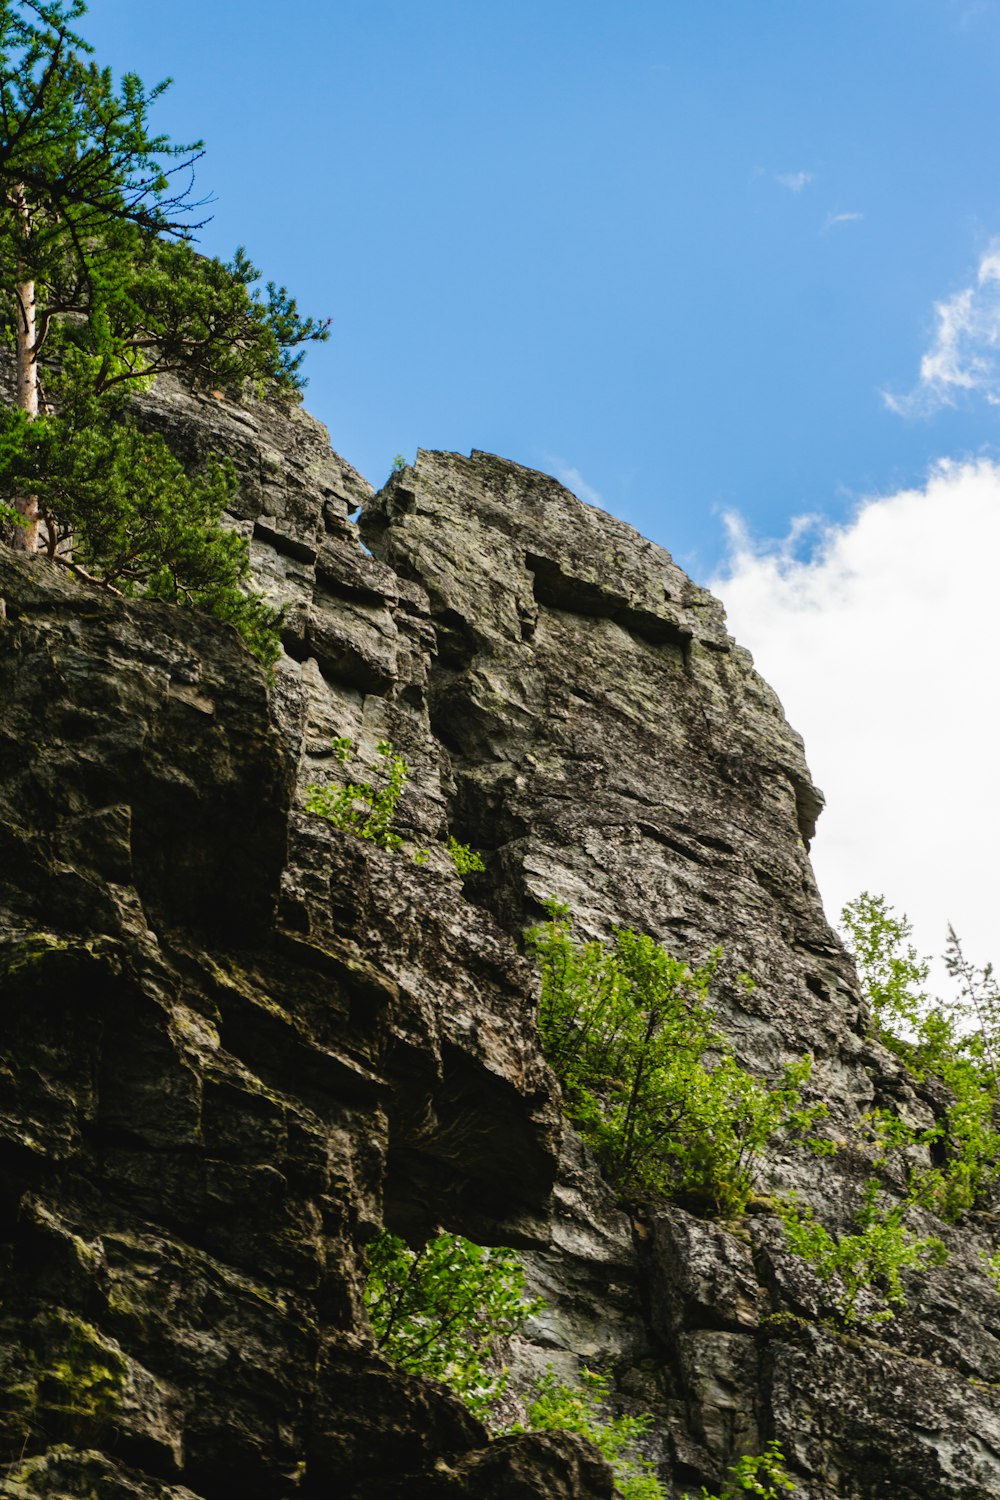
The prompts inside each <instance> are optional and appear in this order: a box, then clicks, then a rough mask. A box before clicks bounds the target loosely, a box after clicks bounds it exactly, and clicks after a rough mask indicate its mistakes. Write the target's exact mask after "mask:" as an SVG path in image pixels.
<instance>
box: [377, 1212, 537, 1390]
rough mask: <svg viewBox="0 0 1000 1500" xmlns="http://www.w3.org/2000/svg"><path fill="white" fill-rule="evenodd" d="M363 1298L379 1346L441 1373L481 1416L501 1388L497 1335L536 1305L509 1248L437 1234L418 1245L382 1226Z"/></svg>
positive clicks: (422, 1369)
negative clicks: (491, 1247)
mask: <svg viewBox="0 0 1000 1500" xmlns="http://www.w3.org/2000/svg"><path fill="white" fill-rule="evenodd" d="M364 1295H365V1305H366V1307H367V1309H368V1316H369V1319H370V1321H371V1325H372V1332H373V1333H374V1335H375V1343H376V1346H377V1348H379V1349H380V1350H382V1352H383V1353H384V1354H385V1355H387V1357H388V1358H389V1359H391V1360H393V1361H394V1362H395V1363H396V1364H397V1365H399V1367H400V1369H403V1370H407V1371H409V1372H410V1374H412V1375H424V1376H428V1377H430V1378H431V1379H434V1380H441V1381H443V1382H444V1383H445V1384H446V1385H448V1386H450V1387H451V1389H452V1390H453V1391H454V1392H455V1393H456V1395H458V1396H460V1397H461V1398H462V1400H463V1401H464V1402H465V1404H466V1405H467V1406H468V1407H469V1409H470V1410H471V1411H473V1412H474V1413H475V1414H476V1415H477V1416H479V1417H485V1416H487V1415H488V1413H489V1410H490V1408H491V1407H492V1406H493V1404H494V1403H495V1402H496V1400H497V1398H498V1397H499V1396H500V1395H501V1394H502V1393H503V1391H504V1389H505V1388H506V1386H507V1382H508V1379H509V1373H508V1371H507V1370H506V1369H505V1368H504V1367H503V1365H502V1364H501V1363H500V1361H499V1358H498V1354H497V1345H498V1341H500V1340H502V1339H504V1338H507V1337H509V1335H510V1334H512V1333H514V1332H516V1330H517V1329H518V1328H520V1326H521V1324H522V1323H523V1322H524V1320H525V1318H526V1317H528V1316H529V1315H530V1314H531V1313H533V1312H536V1311H537V1310H538V1308H539V1307H540V1306H541V1303H539V1302H529V1301H526V1300H525V1298H524V1269H523V1267H522V1266H521V1264H520V1262H519V1261H518V1259H517V1257H516V1256H515V1255H514V1254H513V1253H512V1252H511V1251H509V1250H487V1249H484V1248H483V1247H482V1246H481V1245H474V1244H473V1243H472V1241H471V1240H467V1239H463V1237H462V1236H461V1235H460V1234H439V1235H437V1236H435V1237H434V1238H433V1239H430V1240H428V1241H427V1243H426V1244H425V1245H424V1246H423V1247H422V1248H421V1249H420V1250H410V1249H409V1248H408V1246H407V1245H406V1244H405V1243H404V1241H403V1240H401V1239H398V1238H397V1237H396V1236H395V1235H392V1234H389V1233H388V1232H386V1231H383V1233H382V1234H380V1235H379V1236H378V1237H377V1238H376V1239H375V1240H373V1241H372V1243H371V1245H369V1247H368V1277H367V1280H366V1283H365V1294H364Z"/></svg>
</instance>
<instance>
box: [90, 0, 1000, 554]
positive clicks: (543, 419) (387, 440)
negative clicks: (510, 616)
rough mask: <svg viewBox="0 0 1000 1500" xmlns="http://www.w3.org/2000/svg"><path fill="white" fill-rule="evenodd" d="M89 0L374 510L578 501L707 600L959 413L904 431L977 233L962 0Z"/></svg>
mask: <svg viewBox="0 0 1000 1500" xmlns="http://www.w3.org/2000/svg"><path fill="white" fill-rule="evenodd" d="M275 16H276V12H275V7H274V5H273V3H269V4H264V3H262V0H240V3H236V0H211V4H206V3H204V0H198V3H195V0H172V3H171V6H170V9H169V13H168V12H167V11H166V10H165V9H164V8H163V7H162V6H153V5H149V4H147V3H144V0H92V4H91V12H90V15H89V17H88V18H87V21H86V23H85V31H86V34H87V35H89V36H90V38H91V40H92V41H93V42H94V43H95V45H96V47H97V50H98V56H99V57H100V58H101V59H102V60H104V61H107V62H110V63H111V64H112V66H114V67H115V68H116V69H121V68H124V67H130V68H132V69H134V70H136V71H138V72H139V73H140V74H141V75H142V76H143V77H144V78H145V79H146V80H147V81H152V80H154V79H157V78H159V77H160V76H162V75H164V74H170V75H172V76H173V77H174V78H175V80H176V82H175V86H174V88H173V90H172V92H171V94H170V95H169V96H168V97H167V98H166V99H165V100H164V101H163V103H162V106H161V108H160V111H159V114H158V118H159V119H160V120H161V122H162V123H163V124H164V126H165V127H166V128H168V129H169V130H170V132H171V133H172V134H173V135H174V136H175V138H178V139H182V138H184V137H186V136H204V137H205V139H206V141H207V144H208V153H207V155H206V158H205V160H204V162H203V164H202V166H201V169H200V176H199V185H200V186H201V187H202V188H203V189H205V190H209V189H210V190H211V191H213V192H214V194H215V195H216V198H217V202H216V203H215V205H214V207H213V213H214V220H213V222H212V224H211V225H209V226H208V227H207V229H206V230H205V231H204V233H203V237H202V238H203V243H204V245H205V246H206V248H208V249H210V250H211V251H213V252H216V253H223V254H228V253H229V252H230V251H231V250H232V248H233V247H234V246H235V244H236V243H237V242H245V243H246V244H247V246H248V248H249V250H250V252H251V254H252V255H253V256H254V257H255V259H256V260H257V262H258V264H260V265H262V266H263V267H264V269H265V271H266V273H267V274H268V275H270V276H274V277H276V278H278V279H280V280H281V281H283V282H285V283H286V284H287V285H288V286H289V287H290V288H291V289H292V290H293V291H294V292H295V293H296V294H297V295H298V296H299V299H300V302H301V304H302V305H303V306H304V307H305V308H306V309H308V310H309V311H311V312H316V313H322V314H324V315H327V316H330V317H332V319H333V338H332V341H331V343H330V344H329V345H328V346H327V347H326V348H324V349H322V350H318V351H316V352H314V353H312V354H311V355H310V358H309V361H308V366H309V369H308V373H309V378H310V388H309V393H308V398H307V399H308V404H309V405H310V407H311V409H313V410H314V411H315V412H316V413H317V415H319V416H320V417H322V418H323V419H324V420H325V421H326V422H327V423H328V425H329V427H330V430H331V434H332V438H333V442H334V446H335V447H337V448H338V449H339V450H340V451H341V452H342V453H343V454H344V455H345V457H347V458H348V459H349V460H350V461H352V462H353V463H354V464H355V465H356V466H357V467H358V468H360V469H361V470H362V472H363V473H365V474H366V475H367V476H368V477H369V478H370V479H372V480H373V481H375V482H376V483H378V482H380V481H381V479H382V477H383V476H384V475H385V473H386V472H387V471H388V469H389V466H390V464H391V461H392V458H393V455H394V454H395V453H396V452H399V451H401V452H403V453H404V454H407V455H412V453H413V451H414V450H415V449H416V447H417V446H418V445H420V446H423V447H447V448H455V449H458V450H461V451H468V450H469V449H470V448H471V447H474V446H475V447H481V448H487V449H490V450H492V451H496V452H499V453H502V454H504V455H506V456H508V457H511V458H516V459H518V460H520V461H521V462H524V463H527V464H530V465H532V466H535V467H540V468H545V469H548V470H550V471H561V472H562V473H564V474H572V473H575V474H576V475H577V476H579V478H578V481H577V484H578V488H582V489H583V491H584V493H585V494H586V495H588V496H589V495H594V496H599V497H600V498H601V500H602V501H603V502H604V503H605V504H606V505H607V506H608V507H609V508H610V509H612V510H614V511H615V512H616V513H618V514H619V515H622V516H624V517H625V518H626V519H627V520H630V521H631V522H633V524H635V525H637V526H638V527H640V529H642V530H643V531H644V532H646V533H647V534H649V535H652V536H653V537H654V538H655V539H656V540H658V541H660V542H662V543H663V544H664V545H666V546H667V547H668V548H669V549H670V550H671V551H673V552H674V553H675V554H676V555H677V557H678V559H679V560H680V561H682V562H683V563H685V564H686V565H687V566H688V567H689V569H690V570H691V571H693V572H694V573H695V574H696V576H700V577H706V576H708V575H709V574H710V573H711V572H712V570H713V569H714V568H715V566H716V565H717V563H718V561H719V559H720V557H721V556H722V553H723V551H724V546H725V533H724V529H723V526H722V523H721V519H720V512H721V511H723V510H726V509H730V508H737V509H738V510H739V511H740V512H741V513H742V514H743V515H744V516H745V517H747V518H748V520H749V521H750V524H751V525H752V527H753V528H754V530H755V531H756V532H758V533H761V534H771V535H779V534H781V533H783V532H784V530H785V527H786V524H787V520H788V517H789V516H790V515H791V514H793V513H794V512H797V511H801V510H803V509H820V510H822V511H823V512H824V513H827V514H830V515H832V516H836V515H838V514H842V513H845V512H846V511H847V510H848V509H849V508H850V506H851V505H852V503H853V502H854V500H855V499H856V498H857V497H858V496H859V495H862V494H869V493H872V492H873V491H883V490H890V489H894V488H898V487H899V486H901V485H903V484H906V483H910V482H913V481H915V480H918V479H920V478H921V477H922V476H923V475H924V474H925V473H926V470H927V468H928V466H929V464H930V463H931V462H932V461H933V460H934V459H936V458H938V457H940V456H941V455H942V454H944V453H947V454H948V455H950V456H952V457H954V456H957V455H958V454H960V453H963V454H964V453H969V452H979V451H981V450H986V451H989V452H993V451H995V444H996V442H997V440H998V436H1000V429H998V421H1000V418H998V417H997V416H996V415H995V414H994V413H993V412H992V411H990V412H985V413H984V412H983V411H982V409H981V408H980V407H979V406H978V405H977V404H975V403H973V404H971V406H970V405H969V404H968V403H966V404H964V405H963V404H960V405H959V406H958V407H956V408H945V409H942V410H939V411H937V412H936V413H934V414H933V415H932V416H929V417H928V416H924V417H921V418H919V419H917V418H914V417H912V416H911V417H909V418H906V419H904V418H902V417H901V416H900V415H898V414H896V413H893V412H892V411H891V410H889V409H888V407H887V406H886V404H885V401H884V399H883V396H882V392H883V390H890V391H901V392H905V391H907V390H909V389H910V388H912V386H913V383H914V381H915V379H916V376H917V371H918V366H919V361H920V357H921V354H922V352H923V351H924V349H925V347H926V346H927V343H928V341H929V338H930V337H931V333H932V330H933V324H934V312H933V309H934V304H935V302H936V301H939V300H941V299H942V298H945V297H947V296H948V295H949V294H951V293H952V292H954V291H955V290H957V289H959V288H961V287H962V286H964V285H965V284H966V283H967V281H968V280H969V278H970V275H971V274H972V273H973V271H974V269H975V266H976V264H977V262H978V260H979V257H980V256H981V255H982V254H983V253H984V251H985V250H986V248H987V247H988V245H989V243H990V241H991V239H992V237H993V236H994V235H996V234H1000V128H998V124H1000V120H998V116H1000V102H998V93H997V78H998V62H1000V12H998V7H997V5H996V4H994V3H978V4H977V3H975V0H836V3H825V4H817V3H812V4H803V3H802V0H712V3H710V4H706V3H704V0H674V3H671V4H664V3H663V0H624V3H622V4H618V5H611V4H610V3H608V0H600V3H594V0H573V3H565V0H505V3H503V4H499V3H490V0H298V3H296V4H295V5H294V6H289V7H287V8H286V9H285V10H284V11H283V12H281V15H280V21H276V19H275Z"/></svg>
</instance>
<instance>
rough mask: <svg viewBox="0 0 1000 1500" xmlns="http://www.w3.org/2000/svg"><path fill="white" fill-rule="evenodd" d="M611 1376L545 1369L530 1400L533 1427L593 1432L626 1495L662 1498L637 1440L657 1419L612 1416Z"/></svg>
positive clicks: (625, 1498) (627, 1498)
mask: <svg viewBox="0 0 1000 1500" xmlns="http://www.w3.org/2000/svg"><path fill="white" fill-rule="evenodd" d="M607 1399H608V1381H607V1379H606V1377H605V1376H603V1375H599V1374H598V1373H597V1371H596V1370H588V1369H586V1368H584V1369H582V1370H581V1371H580V1374H579V1377H578V1379H577V1380H575V1381H573V1382H568V1381H564V1380H559V1379H558V1377H557V1376H556V1375H555V1373H554V1372H553V1371H552V1370H547V1371H546V1373H545V1374H544V1375H543V1376H542V1377H541V1379H540V1380H539V1381H538V1382H537V1383H536V1386H535V1390H534V1394H533V1395H532V1397H531V1399H530V1400H529V1402H528V1430H529V1431H531V1432H578V1433H579V1434H580V1435H581V1436H582V1437H585V1438H589V1439H590V1441H591V1442H592V1443H593V1444H594V1446H595V1447H596V1448H598V1449H599V1450H600V1452H601V1454H602V1456H603V1457H604V1458H605V1459H606V1460H607V1462H608V1463H609V1464H610V1465H611V1469H612V1471H613V1473H614V1476H615V1486H616V1488H617V1490H618V1493H619V1494H620V1495H621V1496H622V1500H664V1496H665V1492H664V1489H663V1486H662V1484H661V1483H660V1481H659V1480H658V1479H657V1477H656V1474H655V1472H654V1469H653V1465H652V1464H651V1463H650V1461H649V1459H648V1458H646V1457H645V1456H644V1455H643V1454H642V1453H641V1451H640V1450H639V1448H638V1447H637V1444H638V1443H639V1441H640V1440H641V1439H642V1437H643V1436H644V1434H645V1433H647V1432H648V1431H649V1429H650V1428H651V1427H652V1425H653V1419H652V1417H651V1416H649V1415H648V1414H645V1413H644V1414H643V1415H642V1416H638V1417H630V1416H627V1415H626V1416H618V1417H609V1416H608V1415H606V1412H605V1409H604V1408H605V1404H606V1402H607Z"/></svg>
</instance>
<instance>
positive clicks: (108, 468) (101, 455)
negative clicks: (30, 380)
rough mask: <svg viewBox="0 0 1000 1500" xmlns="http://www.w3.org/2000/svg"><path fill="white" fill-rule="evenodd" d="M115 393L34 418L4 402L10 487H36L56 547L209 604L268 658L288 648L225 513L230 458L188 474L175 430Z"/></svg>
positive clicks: (76, 559) (231, 486)
mask: <svg viewBox="0 0 1000 1500" xmlns="http://www.w3.org/2000/svg"><path fill="white" fill-rule="evenodd" d="M115 407H116V403H104V404H98V403H97V401H96V400H95V399H93V398H89V399H79V397H77V399H74V400H67V401H66V403H65V405H64V407H63V409H62V411H61V413H60V414H59V415H58V416H55V415H49V416H43V417H38V418H36V419H35V420H34V421H28V420H27V418H26V417H25V414H24V413H23V412H21V411H17V410H14V409H12V408H3V409H0V499H2V500H3V501H4V502H5V504H7V505H8V508H9V507H10V504H11V503H12V502H13V499H14V497H15V496H16V495H18V494H23V493H25V492H26V491H29V492H30V493H32V494H34V495H36V496H37V497H38V501H39V508H40V511H41V513H42V515H43V517H44V518H45V519H46V520H47V522H48V528H49V538H50V542H49V547H50V553H52V554H53V555H55V554H56V553H57V551H58V549H59V548H60V547H61V546H64V545H65V544H66V543H70V542H71V545H72V551H71V552H67V553H66V554H64V555H62V557H61V560H62V561H64V562H65V563H66V564H67V565H68V566H70V567H72V568H73V569H74V570H75V571H77V572H80V573H83V574H84V575H85V576H87V577H91V578H95V579H98V580H99V581H101V582H103V583H105V584H107V585H108V586H109V587H111V588H113V589H116V590H117V591H118V592H119V593H122V594H125V595H127V596H129V597H131V598H147V599H159V600H163V601H165V602H168V603H171V604H182V605H186V606H190V607H192V608H195V609H199V610H202V611H204V612H206V613H208V614H211V615H213V616H214V617H215V618H216V619H220V620H224V621H226V622H228V623H229V624H231V625H233V626H235V628H236V629H237V630H238V631H239V632H240V634H241V635H242V636H243V638H244V640H245V642H246V644H247V646H248V647H249V648H250V650H251V651H252V652H253V653H254V655H255V656H257V657H258V659H259V660H260V661H262V662H263V663H264V665H265V666H271V665H272V664H273V663H274V661H275V660H276V659H277V657H278V655H279V654H280V650H281V642H280V633H279V632H280V624H281V613H280V611H278V610H276V609H273V608H272V607H271V606H270V605H269V604H268V603H267V601H266V600H265V599H264V598H263V596H262V595H261V594H259V593H258V592H256V591H255V590H254V589H253V588H252V586H251V580H250V553H249V547H248V544H247V542H246V539H245V538H243V537H241V536H240V535H238V534H237V533H236V532H235V531H232V530H230V529H227V528H226V527H225V526H224V525H223V524H222V518H223V514H224V512H225V510H226V509H227V507H228V506H229V505H230V504H231V502H232V500H233V497H234V494H235V491H236V485H237V481H236V476H235V473H234V471H233V469H232V467H231V465H229V464H209V465H208V466H207V467H206V468H205V469H203V470H202V472H201V473H198V474H188V473H187V471H186V470H185V469H184V467H183V466H182V465H181V463H180V462H179V461H178V460H177V459H176V458H175V457H174V455H173V454H172V453H171V451H170V449H169V448H168V447H167V444H166V443H165V442H164V440H163V439H162V438H161V437H159V436H158V435H155V434H150V433H144V432H141V431H140V430H139V428H138V427H137V426H136V425H135V423H134V422H133V421H131V420H130V419H129V418H128V417H127V415H126V414H125V413H124V412H121V411H117V410H116V409H115Z"/></svg>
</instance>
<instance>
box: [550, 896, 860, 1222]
mask: <svg viewBox="0 0 1000 1500" xmlns="http://www.w3.org/2000/svg"><path fill="white" fill-rule="evenodd" d="M527 945H528V949H529V952H530V953H532V954H533V956H534V957H535V959H536V960H537V962H538V965H539V968H540V970H541V981H542V986H541V989H542V992H541V1003H540V1006H539V1017H538V1024H539V1032H540V1037H541V1043H542V1050H543V1051H544V1053H545V1055H546V1057H547V1058H548V1060H549V1062H550V1063H551V1065H552V1067H553V1068H554V1070H555V1072H556V1073H557V1074H558V1076H559V1079H560V1082H561V1083H562V1085H563V1097H564V1101H565V1106H566V1109H567V1112H568V1114H569V1115H570V1117H571V1119H572V1120H573V1121H574V1122H575V1123H576V1125H577V1127H578V1128H579V1130H580V1132H581V1134H582V1135H583V1136H584V1137H585V1138H586V1139H587V1140H588V1141H589V1142H590V1143H591V1144H592V1145H593V1146H594V1148H595V1150H596V1152H597V1155H598V1158H599V1160H600V1162H601V1165H602V1167H603V1169H604V1171H605V1173H606V1175H607V1176H608V1178H609V1179H610V1180H611V1181H612V1182H614V1183H615V1184H616V1185H617V1186H618V1187H619V1188H621V1190H622V1191H623V1192H630V1193H634V1192H636V1191H652V1192H661V1193H665V1194H667V1195H670V1196H674V1195H677V1194H681V1195H684V1196H687V1197H689V1198H693V1199H694V1200H696V1201H697V1202H698V1203H700V1204H702V1205H704V1206H706V1207H709V1208H710V1209H712V1210H714V1211H715V1212H716V1213H719V1214H726V1215H733V1216H735V1215H739V1214H741V1213H742V1212H743V1211H744V1209H745V1207H746V1204H747V1200H748V1198H749V1196H750V1194H751V1192H752V1189H753V1185H754V1182H755V1180H756V1176H757V1172H758V1170H759V1167H760V1162H761V1159H762V1157H763V1154H764V1152H765V1150H766V1148H767V1146H768V1144H769V1142H770V1141H771V1140H772V1139H774V1138H775V1137H776V1136H778V1135H781V1134H783V1133H784V1134H787V1133H793V1134H795V1133H798V1134H801V1135H805V1136H806V1137H807V1138H809V1139H810V1140H811V1141H814V1142H815V1145H816V1148H817V1149H820V1150H828V1149H832V1143H829V1142H822V1141H820V1140H818V1139H817V1138H816V1137H815V1133H814V1130H813V1127H814V1126H815V1124H816V1122H817V1121H818V1120H819V1119H820V1118H821V1117H822V1115H823V1114H825V1112H826V1111H825V1107H824V1106H823V1105H820V1104H815V1105H810V1106H805V1105H804V1104H803V1103H802V1097H801V1096H802V1090H803V1088H804V1086H805V1084H806V1083H807V1081H808V1079H809V1075H810V1072H811V1067H812V1064H811V1059H810V1058H809V1057H803V1058H800V1059H798V1060H797V1061H796V1062H793V1063H790V1064H788V1065H787V1066H786V1067H785V1069H784V1070H783V1073H782V1076H781V1078H780V1080H779V1081H778V1082H777V1083H776V1084H769V1083H767V1082H765V1081H764V1080H763V1079H759V1078H755V1077H754V1076H753V1075H752V1074H751V1073H749V1072H747V1070H746V1069H745V1068H742V1067H741V1066H740V1065H739V1063H738V1062H737V1061H736V1059H735V1058H734V1057H733V1056H732V1053H731V1050H730V1048H729V1046H728V1043H727V1041H726V1039H725V1037H724V1036H723V1035H722V1033H721V1032H720V1031H719V1030H718V1028H717V1026H716V1023H715V1018H714V1015H713V1012H712V1009H711V1006H710V1004H709V999H708V996H709V991H710V987H711V984H712V981H713V979H714V977H715V973H716V968H717V964H718V959H719V954H717V953H716V954H715V955H713V956H712V958H710V960H709V961H708V963H706V964H704V965H702V966H701V967H700V968H698V969H690V968H689V967H688V966H687V965H686V964H684V963H682V962H681V961H680V960H678V959H675V958H673V957H671V955H670V954H669V953H667V952H666V950H665V949H663V948H661V947H660V946H659V945H658V944H657V943H654V942H653V940H652V939H651V938H649V937H646V936H644V935H642V934H640V933H635V932H630V931H628V930H627V929H619V930H618V931H617V932H616V933H615V935H614V939H613V941H612V943H610V944H604V943H598V942H591V943H582V944H581V943H577V942H575V941H574V938H573V933H572V923H571V921H570V919H569V916H568V912H567V909H566V908H565V907H562V906H560V905H559V904H558V903H551V904H550V907H549V920H548V921H547V922H545V923H542V924H541V925H539V926H537V927H534V928H532V929H531V931H529V932H528V934H527Z"/></svg>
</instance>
